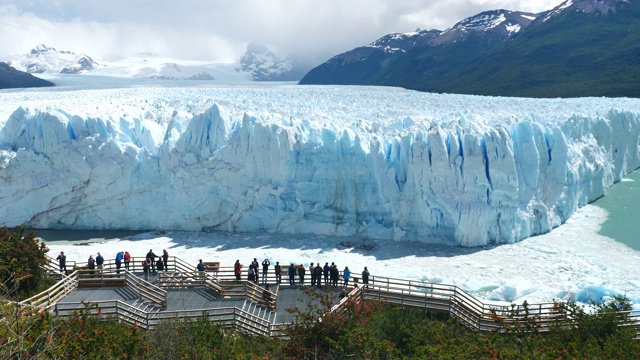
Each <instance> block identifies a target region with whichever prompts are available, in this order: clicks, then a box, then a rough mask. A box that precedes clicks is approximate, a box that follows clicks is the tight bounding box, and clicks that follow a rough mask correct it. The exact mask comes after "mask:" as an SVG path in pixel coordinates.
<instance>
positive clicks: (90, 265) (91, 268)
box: [87, 255, 96, 275]
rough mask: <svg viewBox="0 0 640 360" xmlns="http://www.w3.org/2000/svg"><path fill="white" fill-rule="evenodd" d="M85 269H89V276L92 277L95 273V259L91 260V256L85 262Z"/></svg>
mask: <svg viewBox="0 0 640 360" xmlns="http://www.w3.org/2000/svg"><path fill="white" fill-rule="evenodd" d="M87 267H88V268H89V274H91V275H93V274H94V273H95V270H94V269H95V268H96V259H94V258H93V255H89V260H87Z"/></svg>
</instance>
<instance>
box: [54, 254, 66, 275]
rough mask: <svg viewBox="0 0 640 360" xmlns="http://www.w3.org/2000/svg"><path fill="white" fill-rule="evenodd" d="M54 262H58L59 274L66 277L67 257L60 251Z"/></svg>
mask: <svg viewBox="0 0 640 360" xmlns="http://www.w3.org/2000/svg"><path fill="white" fill-rule="evenodd" d="M56 260H58V266H59V267H60V272H61V273H63V274H64V275H65V276H67V256H66V255H65V254H64V251H60V255H58V257H57V258H56Z"/></svg>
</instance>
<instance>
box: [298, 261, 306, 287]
mask: <svg viewBox="0 0 640 360" xmlns="http://www.w3.org/2000/svg"><path fill="white" fill-rule="evenodd" d="M304 273H305V268H304V265H303V264H300V265H298V277H299V278H300V286H304Z"/></svg>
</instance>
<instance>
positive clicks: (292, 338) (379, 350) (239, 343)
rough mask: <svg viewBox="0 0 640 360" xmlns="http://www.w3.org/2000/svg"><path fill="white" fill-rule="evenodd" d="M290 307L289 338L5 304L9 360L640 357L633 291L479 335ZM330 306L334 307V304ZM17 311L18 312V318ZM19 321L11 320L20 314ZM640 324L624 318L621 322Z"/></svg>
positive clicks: (512, 316)
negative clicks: (138, 323) (144, 324)
mask: <svg viewBox="0 0 640 360" xmlns="http://www.w3.org/2000/svg"><path fill="white" fill-rule="evenodd" d="M307 294H308V295H309V298H308V300H307V301H305V302H303V303H301V304H300V306H298V307H296V308H294V309H290V311H291V312H292V313H294V314H296V315H297V316H298V318H297V319H298V320H297V321H296V322H295V323H294V324H291V325H290V326H289V327H288V328H287V329H285V330H284V332H285V335H286V336H287V337H288V339H278V338H266V337H260V336H251V335H247V334H245V333H242V332H240V331H238V330H234V329H229V328H225V327H223V325H222V324H216V323H212V322H210V321H209V320H208V319H207V318H206V317H204V316H203V317H201V318H198V319H196V320H193V321H188V320H178V319H170V320H165V321H162V322H160V323H158V324H156V328H155V330H152V331H148V332H147V331H142V330H141V329H139V328H138V327H135V326H129V325H126V324H123V323H120V322H118V321H117V319H115V318H110V317H105V316H104V315H102V314H101V312H100V309H99V308H97V307H95V306H87V308H86V309H85V310H84V311H81V312H80V313H77V314H75V315H74V316H71V317H67V318H57V317H55V316H52V315H50V314H48V313H47V312H39V313H34V312H32V311H30V310H29V309H24V310H21V312H20V313H18V314H16V313H15V312H12V311H14V310H15V307H14V306H13V305H11V304H6V305H3V306H0V311H2V316H3V319H6V321H3V322H0V358H2V359H21V358H38V359H60V358H76V359H115V358H120V359H124V358H131V359H133V358H135V359H573V358H576V359H638V358H640V342H638V341H637V340H635V339H634V338H635V336H636V330H637V329H636V327H637V324H631V323H630V319H629V318H628V316H627V314H628V312H627V313H625V312H620V310H623V311H626V310H628V309H629V306H630V304H629V301H628V299H626V298H622V297H615V298H614V299H612V300H611V301H609V302H606V303H604V304H600V305H594V307H593V309H591V311H587V310H585V309H584V308H583V307H581V306H579V305H577V304H574V303H557V304H555V310H556V312H555V315H554V316H555V317H554V318H553V319H552V321H546V322H543V321H541V318H540V314H539V313H538V312H537V311H535V309H532V308H530V307H529V305H528V304H527V303H523V304H521V305H515V304H514V305H512V306H511V307H510V308H509V309H508V310H507V311H501V312H497V311H494V312H493V320H494V321H495V323H496V324H497V327H496V330H495V331H494V332H492V333H489V334H486V333H478V332H475V331H471V330H469V329H467V328H466V327H464V326H463V325H461V324H460V323H459V322H458V321H457V320H456V319H453V318H448V316H447V315H446V314H439V313H429V312H426V311H425V310H424V309H420V308H412V307H403V306H398V305H392V304H387V303H384V302H378V301H361V299H359V298H357V297H356V298H353V299H347V300H345V301H344V304H343V305H344V306H342V307H341V308H339V309H336V308H335V307H333V306H334V305H335V303H336V299H335V292H333V291H327V292H324V291H314V290H308V291H307ZM332 308H333V311H330V310H331V309H332ZM16 315H17V316H16ZM14 319H15V320H19V321H13V320H14ZM621 324H622V325H634V326H636V327H634V326H620V325H621Z"/></svg>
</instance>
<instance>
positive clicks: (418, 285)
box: [21, 257, 640, 338]
mask: <svg viewBox="0 0 640 360" xmlns="http://www.w3.org/2000/svg"><path fill="white" fill-rule="evenodd" d="M135 259H136V260H134V258H132V264H134V263H140V264H141V263H142V261H143V260H144V259H143V258H135ZM68 264H70V263H68ZM104 266H105V269H115V262H114V261H110V260H107V261H105V264H104ZM169 266H170V268H171V267H172V266H173V269H174V270H177V273H160V275H159V279H160V280H159V281H160V285H161V287H175V286H180V287H187V286H191V285H188V284H193V285H192V286H207V287H208V288H210V289H211V290H213V291H214V292H216V293H218V294H220V295H224V287H225V286H227V285H225V283H228V284H235V283H236V277H235V274H234V268H233V267H232V266H226V267H225V266H221V267H219V269H218V271H217V272H216V274H215V277H214V276H213V275H212V274H211V273H204V280H203V278H202V273H200V272H196V271H193V269H194V267H195V265H191V264H189V263H187V262H184V261H183V260H181V259H179V258H177V257H170V261H169ZM138 267H139V271H141V269H142V266H141V265H139V266H138ZM287 268H288V265H287V266H283V277H285V279H288V273H287ZM134 269H135V268H134ZM132 270H133V269H132ZM243 270H246V269H243ZM341 275H342V273H341ZM245 277H246V271H243V278H242V281H241V284H242V283H244V284H245V291H244V296H246V297H247V298H248V299H249V300H250V301H252V302H255V303H258V304H262V305H264V306H266V307H267V308H269V309H271V310H275V309H276V299H277V292H278V288H276V292H275V293H273V292H270V291H269V290H266V289H264V288H262V287H260V286H258V285H256V284H254V283H250V282H248V281H245ZM129 278H131V279H132V280H131V284H132V286H131V287H132V288H133V289H136V288H142V289H143V290H142V292H141V295H140V296H142V297H144V298H147V299H148V300H149V301H151V302H152V303H154V304H157V305H159V306H160V307H162V308H166V292H165V291H164V290H162V289H160V288H157V287H155V286H153V285H151V284H148V283H147V284H148V285H142V283H146V282H143V281H142V280H140V279H139V278H137V277H136V276H135V275H130V276H129ZM77 279H78V272H74V273H73V274H72V275H70V276H68V277H66V278H64V279H63V280H62V281H61V282H59V283H58V284H56V286H54V287H52V288H51V289H49V290H47V291H45V292H43V293H41V294H38V295H36V296H34V297H32V298H30V299H27V300H24V301H22V302H21V304H25V305H32V304H33V306H36V307H45V308H46V307H48V306H51V304H54V303H55V302H56V301H58V300H59V299H61V298H63V297H64V296H65V295H66V294H67V293H68V292H70V291H72V290H73V289H75V287H74V286H75V285H73V283H74V280H75V282H76V283H77ZM136 279H137V280H136ZM361 279H362V276H361V274H358V273H352V279H351V281H350V283H351V284H354V285H356V290H354V291H352V293H350V296H349V297H348V298H354V296H357V297H362V298H363V299H365V300H379V301H384V302H389V303H394V304H399V305H402V306H412V307H420V308H424V309H427V310H431V311H440V312H446V313H448V314H450V316H452V317H455V318H457V319H458V320H459V321H460V322H461V323H462V324H464V325H465V326H466V327H468V328H470V329H473V330H476V331H482V332H488V331H501V330H502V329H503V328H502V327H501V326H502V325H504V324H507V325H508V324H509V322H515V321H520V320H523V319H524V318H523V317H524V315H523V314H522V313H523V312H524V307H523V306H522V305H502V304H485V303H484V302H482V301H480V300H478V299H476V298H475V297H473V296H472V295H470V294H469V293H467V292H466V291H464V290H463V289H461V288H459V287H458V286H455V285H445V284H435V283H428V282H422V281H415V280H405V279H397V278H388V277H382V276H370V277H369V283H368V284H362V282H361ZM176 280H178V281H176ZM266 280H267V282H268V283H272V284H273V283H275V273H274V270H273V265H272V266H271V267H270V268H269V272H268V274H267V279H266ZM306 280H307V282H310V277H309V275H307V276H306ZM172 281H173V284H172ZM259 281H260V282H262V271H261V269H260V271H259ZM284 281H285V283H286V282H288V280H284ZM236 287H237V286H236ZM265 294H266V296H265ZM345 301H346V300H345ZM341 304H343V303H342V302H341V303H340V304H337V305H336V306H335V307H334V309H332V311H341V310H340V309H341V307H340V305H341ZM526 307H527V311H528V314H529V316H533V317H534V318H535V321H536V323H537V324H538V326H539V330H540V331H546V330H548V329H549V328H550V327H551V326H553V325H557V324H558V322H559V319H560V317H561V316H564V315H563V314H565V312H562V311H560V309H559V307H558V304H556V303H541V304H527V305H526ZM519 310H520V311H519ZM198 311H200V312H202V311H209V310H198ZM621 319H622V320H621V324H623V325H626V326H634V327H635V328H636V330H637V333H638V337H639V338H640V313H639V312H637V311H635V312H621ZM261 320H262V319H261ZM247 321H249V320H247ZM262 321H266V320H262ZM501 322H502V324H501ZM274 326H275V325H274ZM278 326H280V327H282V326H284V325H282V324H280V325H278ZM278 326H276V328H277V327H278ZM261 331H262V330H261ZM270 331H273V328H272V329H271V330H270Z"/></svg>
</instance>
